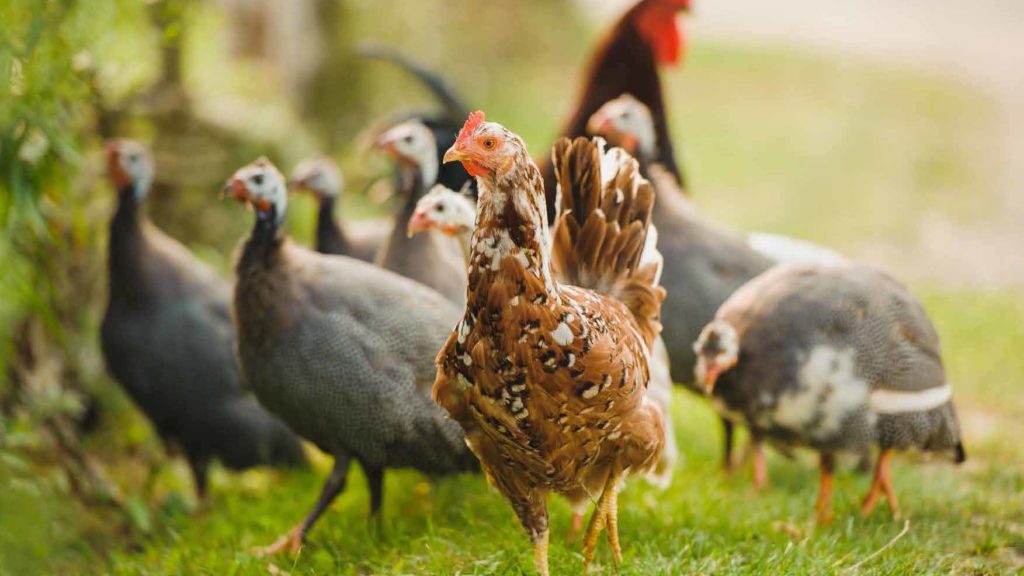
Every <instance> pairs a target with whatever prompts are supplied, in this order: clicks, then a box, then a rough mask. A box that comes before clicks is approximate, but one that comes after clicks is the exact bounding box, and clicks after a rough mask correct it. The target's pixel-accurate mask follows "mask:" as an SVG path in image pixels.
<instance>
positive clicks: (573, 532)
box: [565, 512, 583, 544]
mask: <svg viewBox="0 0 1024 576" xmlns="http://www.w3.org/2000/svg"><path fill="white" fill-rule="evenodd" d="M581 532H583V513H582V512H573V513H572V523H571V524H569V534H568V536H566V538H565V541H566V542H568V543H569V544H572V543H573V542H575V541H576V539H578V538H579V537H580V533H581Z"/></svg>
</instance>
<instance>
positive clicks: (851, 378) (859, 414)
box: [694, 264, 965, 523]
mask: <svg viewBox="0 0 1024 576" xmlns="http://www.w3.org/2000/svg"><path fill="white" fill-rule="evenodd" d="M694 348H695V350H696V351H697V352H698V353H699V354H700V361H699V362H698V363H697V368H696V378H697V380H698V381H699V382H700V383H701V385H702V386H704V387H705V388H706V389H707V390H708V391H709V392H713V394H714V397H715V398H716V399H717V400H718V401H719V402H721V403H722V404H723V405H724V406H725V407H726V409H728V410H729V411H731V412H734V413H736V414H739V415H740V416H741V417H742V418H743V420H744V422H745V423H746V425H747V427H748V428H749V429H750V430H751V433H752V434H753V435H755V436H757V437H761V438H766V439H769V440H771V441H772V442H775V443H778V444H781V445H783V446H807V447H810V448H812V449H815V450H817V451H818V452H820V454H821V487H820V490H819V494H818V506H817V515H818V520H819V522H822V523H825V522H828V521H830V520H831V518H832V510H831V508H832V507H831V498H832V471H833V467H834V461H835V453H836V452H839V451H849V450H853V451H858V452H862V451H864V450H867V449H870V446H871V445H873V444H877V445H878V446H879V448H880V449H881V454H880V456H879V458H878V461H877V464H876V469H875V478H874V481H873V482H872V485H871V490H870V492H869V493H868V496H867V498H865V500H864V504H863V511H864V513H865V514H866V513H868V512H870V511H871V509H872V508H873V507H874V506H875V504H876V503H877V501H878V498H879V496H880V495H881V494H882V493H884V494H885V495H886V497H887V499H888V501H889V506H890V507H891V509H892V511H893V513H894V514H897V515H898V511H899V508H898V507H897V503H896V495H895V492H894V491H893V487H892V483H891V480H890V472H889V460H890V456H891V454H892V451H893V450H902V449H908V448H917V449H921V450H924V451H929V452H949V453H951V454H953V455H954V456H955V459H956V461H957V462H962V461H963V460H964V458H965V455H964V450H963V446H962V444H961V442H960V430H959V425H958V423H957V418H956V411H955V409H954V408H953V404H952V390H951V388H950V385H949V381H948V380H947V379H946V374H945V371H944V369H943V366H942V356H941V351H940V349H939V337H938V334H936V332H935V328H934V327H933V326H932V323H931V321H929V319H928V316H927V314H926V313H925V311H924V309H922V308H921V305H920V304H919V303H918V302H917V300H916V299H915V298H914V297H913V296H912V295H911V294H910V293H909V292H908V291H907V290H906V288H904V287H903V286H902V285H901V284H899V283H898V282H896V281H895V280H893V279H892V278H891V277H890V276H888V275H886V274H884V273H882V272H879V271H877V270H875V269H873V268H870V267H867V266H862V265H854V264H839V265H796V264H793V265H781V266H778V267H776V268H774V269H772V270H770V271H768V272H766V273H765V274H763V275H761V276H759V277H757V278H755V279H754V280H752V281H750V282H749V283H747V284H746V285H745V286H744V287H743V288H741V289H740V290H738V291H737V292H736V293H735V294H734V295H733V296H732V297H731V298H729V300H728V301H726V302H725V303H724V304H723V305H722V307H721V308H720V309H719V310H718V313H717V314H716V316H715V320H714V321H713V322H711V323H710V324H708V326H707V327H705V328H704V330H703V331H702V333H701V336H700V339H699V340H698V342H697V343H696V344H695V345H694Z"/></svg>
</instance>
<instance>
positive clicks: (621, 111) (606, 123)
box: [587, 94, 657, 158]
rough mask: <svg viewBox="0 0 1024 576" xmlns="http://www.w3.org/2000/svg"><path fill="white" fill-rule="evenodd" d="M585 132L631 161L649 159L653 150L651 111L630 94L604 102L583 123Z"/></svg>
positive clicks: (654, 145)
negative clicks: (628, 156) (618, 150)
mask: <svg viewBox="0 0 1024 576" xmlns="http://www.w3.org/2000/svg"><path fill="white" fill-rule="evenodd" d="M587 132H589V133H591V134H593V135H595V136H602V137H603V138H604V139H605V140H607V141H608V142H609V143H611V144H612V145H613V146H618V147H620V148H622V149H624V150H625V151H626V152H629V153H630V155H632V156H634V157H642V158H650V157H651V156H652V155H653V154H654V151H655V147H656V146H657V144H656V142H657V136H656V135H655V133H654V118H653V117H652V116H651V111H650V110H649V109H648V108H647V106H644V103H643V102H641V101H639V100H637V99H636V98H634V97H633V96H632V95H631V94H623V95H622V96H619V97H618V98H616V99H614V100H609V101H608V102H605V103H604V105H603V106H601V108H599V109H598V110H597V112H595V113H594V115H593V116H591V117H590V120H588V121H587Z"/></svg>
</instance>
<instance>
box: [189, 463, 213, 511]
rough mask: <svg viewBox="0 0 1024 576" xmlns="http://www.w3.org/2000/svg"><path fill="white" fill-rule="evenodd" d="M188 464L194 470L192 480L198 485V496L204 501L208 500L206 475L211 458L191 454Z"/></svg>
mask: <svg viewBox="0 0 1024 576" xmlns="http://www.w3.org/2000/svg"><path fill="white" fill-rule="evenodd" d="M188 465H189V468H190V469H191V470H192V480H193V482H194V483H195V485H196V497H198V498H199V501H200V502H203V501H204V500H206V477H207V472H208V470H209V468H210V460H209V459H208V458H206V457H204V456H190V457H189V459H188Z"/></svg>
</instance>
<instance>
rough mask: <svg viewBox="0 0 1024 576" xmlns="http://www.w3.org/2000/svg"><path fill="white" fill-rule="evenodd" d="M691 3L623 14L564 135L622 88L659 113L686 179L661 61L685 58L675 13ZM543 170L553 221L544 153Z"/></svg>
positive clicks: (666, 142) (647, 6) (646, 2)
mask: <svg viewBox="0 0 1024 576" xmlns="http://www.w3.org/2000/svg"><path fill="white" fill-rule="evenodd" d="M689 8H690V1H689V0H640V1H639V2H637V3H636V4H635V5H633V7H632V8H630V9H629V10H627V11H626V13H625V14H623V15H622V17H621V18H619V20H618V21H617V22H616V23H615V25H614V26H613V27H612V29H611V30H610V32H609V33H608V35H607V36H606V37H605V38H604V39H602V40H601V41H600V42H599V43H598V45H597V47H596V48H595V49H594V51H593V53H592V55H591V57H590V63H589V64H588V66H587V72H586V73H585V74H584V80H583V85H582V88H581V90H580V92H579V99H578V101H577V103H576V107H575V109H574V110H573V112H572V114H571V115H570V117H569V121H568V122H566V124H565V127H564V128H563V130H562V133H561V136H562V137H566V138H575V137H577V136H585V135H586V134H587V121H588V120H589V119H590V117H591V116H592V115H593V114H594V112H597V110H598V108H600V107H601V106H602V105H603V104H604V103H605V102H607V101H609V100H611V99H612V98H616V97H618V96H619V95H620V94H625V93H627V92H628V93H631V94H634V95H635V96H636V97H637V98H639V99H640V101H642V102H643V103H644V104H645V105H646V106H647V108H648V109H649V110H650V111H651V113H652V114H653V115H654V118H655V124H654V126H655V130H656V132H655V139H656V140H657V142H658V147H659V149H660V150H661V151H662V152H663V162H662V164H663V165H664V168H665V169H666V170H668V172H669V174H671V175H672V177H673V178H675V179H676V180H677V181H678V182H684V181H685V178H684V177H683V172H682V169H681V168H680V167H679V166H678V165H677V164H676V161H675V152H674V150H673V147H672V146H673V144H672V139H671V138H670V137H669V132H668V123H667V122H666V121H665V118H666V114H665V103H664V98H663V96H662V91H661V78H660V77H659V75H658V66H659V65H661V66H671V65H674V64H676V63H678V62H679V61H681V60H682V57H683V52H684V49H685V41H684V35H683V29H682V27H681V26H680V23H679V22H678V21H677V19H676V15H677V13H679V12H680V11H686V10H689ZM541 174H543V176H544V186H545V189H546V194H547V209H548V221H554V215H555V212H556V209H557V201H556V197H555V190H556V188H555V171H554V166H553V164H552V163H551V162H550V158H545V159H544V162H543V163H542V164H541ZM449 187H450V188H451V186H449Z"/></svg>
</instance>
